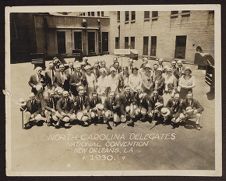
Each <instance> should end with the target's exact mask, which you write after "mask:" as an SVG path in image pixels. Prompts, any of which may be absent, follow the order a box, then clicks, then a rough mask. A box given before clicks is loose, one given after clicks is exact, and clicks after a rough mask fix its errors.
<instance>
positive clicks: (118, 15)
mask: <svg viewBox="0 0 226 181" xmlns="http://www.w3.org/2000/svg"><path fill="white" fill-rule="evenodd" d="M117 22H120V11H117Z"/></svg>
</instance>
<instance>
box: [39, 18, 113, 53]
mask: <svg viewBox="0 0 226 181" xmlns="http://www.w3.org/2000/svg"><path fill="white" fill-rule="evenodd" d="M45 19H46V23H47V27H45ZM83 19H86V22H87V27H86V28H85V27H83V26H82V21H83ZM98 19H99V21H100V27H101V32H108V33H109V27H110V24H109V23H110V20H109V18H108V17H78V16H52V15H48V16H40V15H37V16H35V28H36V39H37V52H45V53H46V54H47V55H48V56H55V55H56V54H58V45H57V32H58V31H64V32H65V46H66V54H65V56H71V55H72V50H73V49H74V32H75V31H81V32H82V39H83V46H82V47H83V53H84V54H85V55H87V54H88V38H87V33H88V32H95V40H96V41H95V52H96V54H99V53H100V52H99V43H98V41H99V37H98V28H99V25H98ZM45 28H46V29H45ZM45 37H46V38H45ZM46 40H47V41H46Z"/></svg>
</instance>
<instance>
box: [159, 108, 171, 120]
mask: <svg viewBox="0 0 226 181" xmlns="http://www.w3.org/2000/svg"><path fill="white" fill-rule="evenodd" d="M159 119H160V120H161V121H162V122H163V123H168V122H170V120H171V114H170V110H169V108H167V107H162V108H161V111H160V118H159Z"/></svg>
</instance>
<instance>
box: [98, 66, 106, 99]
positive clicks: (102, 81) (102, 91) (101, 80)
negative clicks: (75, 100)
mask: <svg viewBox="0 0 226 181" xmlns="http://www.w3.org/2000/svg"><path fill="white" fill-rule="evenodd" d="M99 73H100V76H99V77H98V78H97V83H96V88H97V94H98V95H99V96H100V97H101V100H102V103H104V100H105V98H106V89H107V85H108V83H107V76H106V75H107V71H106V69H105V68H101V69H100V70H99Z"/></svg>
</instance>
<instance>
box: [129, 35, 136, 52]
mask: <svg viewBox="0 0 226 181" xmlns="http://www.w3.org/2000/svg"><path fill="white" fill-rule="evenodd" d="M130 48H131V49H135V37H134V36H132V37H130Z"/></svg>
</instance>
